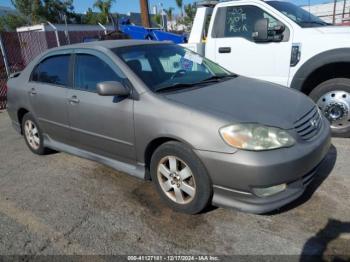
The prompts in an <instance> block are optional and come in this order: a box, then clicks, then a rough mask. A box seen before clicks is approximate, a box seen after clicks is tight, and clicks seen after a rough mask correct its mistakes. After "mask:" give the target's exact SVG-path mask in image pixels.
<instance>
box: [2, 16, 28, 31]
mask: <svg viewBox="0 0 350 262" xmlns="http://www.w3.org/2000/svg"><path fill="white" fill-rule="evenodd" d="M26 24H28V21H27V20H26V19H25V18H24V17H23V16H21V15H16V14H8V15H5V16H3V17H0V32H2V31H15V30H16V28H17V27H21V26H24V25H26Z"/></svg>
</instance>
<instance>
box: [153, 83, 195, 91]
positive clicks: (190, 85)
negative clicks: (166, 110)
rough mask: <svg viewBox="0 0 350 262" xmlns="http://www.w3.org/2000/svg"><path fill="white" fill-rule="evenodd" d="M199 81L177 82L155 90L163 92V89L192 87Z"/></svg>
mask: <svg viewBox="0 0 350 262" xmlns="http://www.w3.org/2000/svg"><path fill="white" fill-rule="evenodd" d="M196 84H197V83H175V84H172V85H169V86H164V87H160V88H157V89H155V90H154V92H162V91H169V90H175V89H182V88H186V87H192V86H194V85H196Z"/></svg>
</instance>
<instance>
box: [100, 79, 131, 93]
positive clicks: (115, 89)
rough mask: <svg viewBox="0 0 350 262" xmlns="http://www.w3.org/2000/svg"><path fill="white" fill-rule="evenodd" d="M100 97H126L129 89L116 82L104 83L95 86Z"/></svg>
mask: <svg viewBox="0 0 350 262" xmlns="http://www.w3.org/2000/svg"><path fill="white" fill-rule="evenodd" d="M97 93H98V94H99V95H100V96H128V95H129V94H130V89H129V88H128V87H126V86H124V85H123V84H122V83H120V82H117V81H105V82H101V83H98V84H97Z"/></svg>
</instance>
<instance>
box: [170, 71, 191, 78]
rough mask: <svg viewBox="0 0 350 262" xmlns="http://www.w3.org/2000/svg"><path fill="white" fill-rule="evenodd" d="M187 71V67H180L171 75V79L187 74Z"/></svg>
mask: <svg viewBox="0 0 350 262" xmlns="http://www.w3.org/2000/svg"><path fill="white" fill-rule="evenodd" d="M186 73H187V71H186V70H185V69H180V70H177V71H176V72H175V73H174V74H173V75H172V76H171V78H170V79H171V80H173V79H174V78H176V77H179V76H183V75H184V74H186Z"/></svg>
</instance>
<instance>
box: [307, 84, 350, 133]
mask: <svg viewBox="0 0 350 262" xmlns="http://www.w3.org/2000/svg"><path fill="white" fill-rule="evenodd" d="M309 96H310V97H311V99H312V100H314V102H315V103H316V104H317V105H318V107H319V108H320V109H321V111H322V112H323V114H324V115H325V116H326V117H327V118H328V120H329V121H330V123H331V128H332V134H333V136H337V137H350V79H348V78H334V79H331V80H328V81H325V82H323V83H321V84H319V85H318V86H317V87H316V88H315V89H313V90H312V92H311V93H310V95H309ZM332 112H335V113H332Z"/></svg>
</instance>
